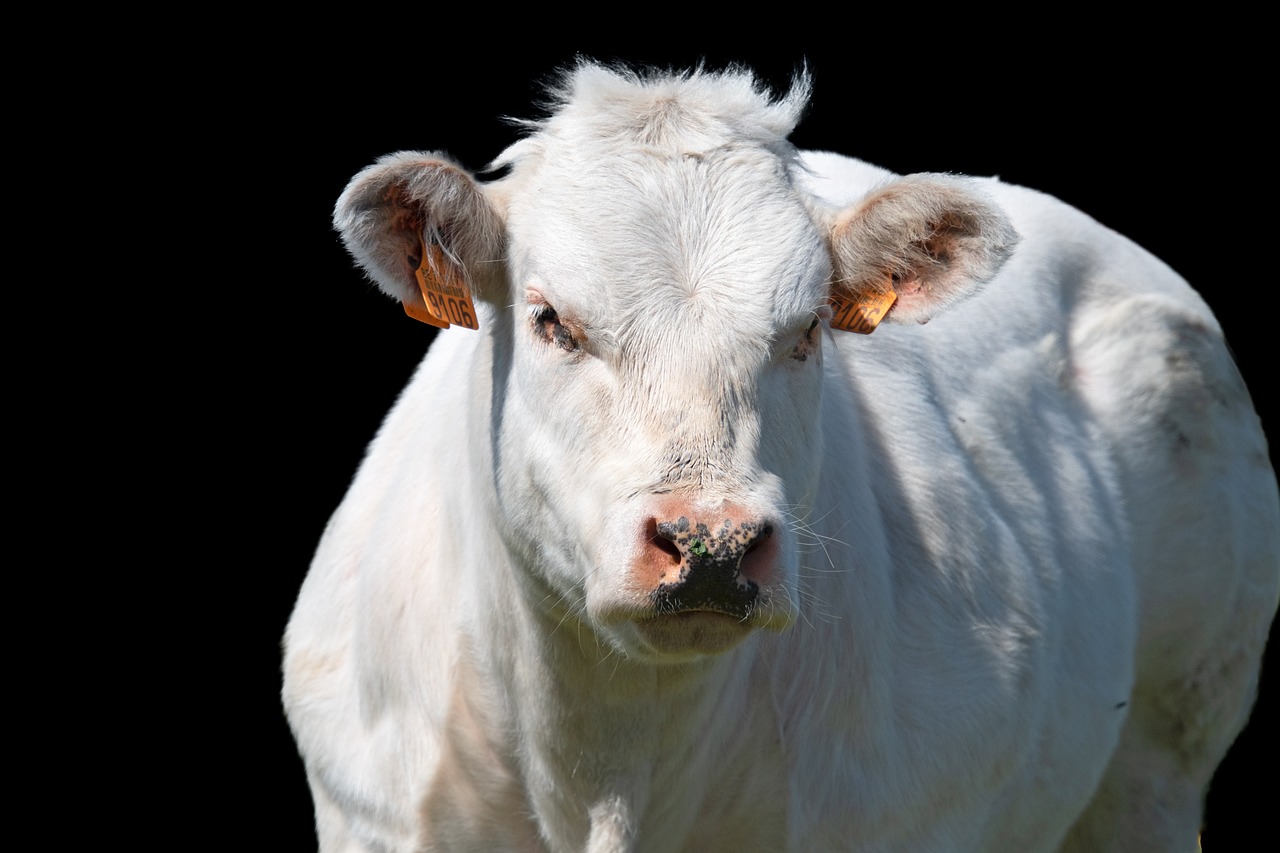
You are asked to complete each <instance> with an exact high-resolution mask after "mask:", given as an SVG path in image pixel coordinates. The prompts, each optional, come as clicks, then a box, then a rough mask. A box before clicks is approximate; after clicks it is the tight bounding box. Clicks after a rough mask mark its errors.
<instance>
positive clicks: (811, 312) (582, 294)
mask: <svg viewBox="0 0 1280 853" xmlns="http://www.w3.org/2000/svg"><path fill="white" fill-rule="evenodd" d="M524 156H525V158H526V159H524V160H522V161H521V162H518V163H517V164H516V166H515V170H514V173H513V175H512V177H511V178H510V181H511V182H512V184H513V186H512V187H511V188H510V189H511V201H510V204H509V206H508V208H507V211H506V225H507V236H508V239H509V241H510V242H509V250H508V271H509V275H510V281H511V285H512V302H513V303H514V305H515V307H514V308H513V309H512V310H513V312H514V313H515V317H516V318H515V320H514V321H513V323H512V327H511V338H510V346H511V352H512V359H513V366H512V382H511V383H510V385H509V387H508V389H507V392H506V394H505V410H506V416H505V417H504V430H503V436H502V443H501V446H502V450H503V452H502V463H501V464H502V468H501V474H502V476H501V477H500V480H499V484H500V491H501V497H502V499H503V505H504V506H506V507H519V509H518V510H517V511H515V512H513V513H511V514H510V517H522V525H521V526H522V528H523V529H522V533H523V534H524V535H525V536H527V537H528V541H530V542H531V544H532V546H533V547H534V548H535V549H536V550H537V552H538V554H539V560H538V562H539V564H540V565H541V566H543V567H544V569H545V570H546V571H547V573H548V582H549V583H550V584H551V585H552V586H553V588H554V589H555V590H556V591H557V594H558V595H561V596H563V600H564V601H565V602H567V603H571V604H574V605H578V606H581V607H582V608H583V609H584V611H585V615H586V616H587V617H588V619H589V621H590V622H591V623H592V624H593V625H595V626H597V627H598V628H600V629H601V630H602V631H603V632H604V633H606V634H607V635H608V636H609V637H610V638H611V639H612V640H614V641H615V642H616V643H618V644H619V645H620V646H621V647H622V648H623V649H624V650H625V651H627V652H628V653H629V654H632V655H639V656H642V657H643V656H658V657H665V656H675V657H681V656H683V655H686V654H691V653H692V654H699V653H705V652H712V651H720V650H723V649H726V648H728V647H730V646H732V645H734V644H736V643H737V642H739V641H740V640H741V639H743V638H744V637H745V636H746V635H747V634H748V633H749V632H750V631H751V630H752V629H753V628H757V627H767V628H774V629H779V628H783V627H786V626H787V625H788V624H790V622H791V621H792V619H793V618H794V613H795V612H796V606H795V597H796V584H795V577H796V572H797V554H796V531H795V526H796V525H797V524H798V523H800V522H801V521H802V519H803V518H804V515H805V507H807V506H808V504H809V502H810V496H811V494H812V491H813V488H814V485H815V482H816V477H817V466H818V456H819V453H820V450H821V445H822V441H821V433H820V419H819V405H820V400H821V391H822V369H823V368H822V355H823V353H822V350H823V335H824V332H825V323H826V321H827V320H828V318H829V317H830V313H831V312H830V308H829V307H828V305H827V282H828V280H829V278H830V260H829V255H828V252H827V251H826V248H825V246H824V244H823V241H822V239H821V238H820V234H819V230H818V228H817V227H815V223H814V220H813V218H812V217H811V215H810V214H809V212H808V210H807V209H806V207H805V205H804V204H803V201H802V199H801V197H800V196H799V195H798V193H797V192H796V191H795V190H794V188H793V187H792V185H791V181H790V178H789V175H788V172H787V168H786V164H785V162H784V161H781V160H780V159H779V158H778V157H777V156H775V155H773V154H772V153H771V152H766V151H760V150H745V151H744V150H734V149H730V150H710V151H704V152H687V151H679V152H672V153H659V152H654V151H650V150H640V151H633V150H627V151H625V152H622V153H621V154H619V155H617V156H614V157H610V158H607V159H606V158H600V159H596V160H591V159H588V158H581V157H572V156H568V155H567V154H566V153H565V152H563V151H557V150H554V148H553V147H552V146H551V145H550V143H548V147H547V148H546V149H544V150H541V151H538V152H536V153H528V152H526V154H525V155H524ZM533 496H537V498H536V499H533ZM526 515H527V517H524V516H526ZM549 530H550V531H563V534H562V538H560V539H559V540H557V537H554V536H553V537H547V536H546V535H545V534H544V531H549ZM579 603H580V605H579Z"/></svg>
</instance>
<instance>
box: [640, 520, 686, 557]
mask: <svg viewBox="0 0 1280 853" xmlns="http://www.w3.org/2000/svg"><path fill="white" fill-rule="evenodd" d="M645 533H646V534H647V536H648V538H649V541H650V542H652V543H653V546H654V547H655V548H657V549H658V550H659V551H665V552H666V554H667V555H668V556H669V557H671V562H673V563H679V562H680V561H681V559H683V558H682V557H681V555H680V549H679V547H677V546H676V543H675V538H676V536H678V535H679V533H678V532H677V531H676V529H675V527H674V526H673V525H671V524H669V523H666V522H663V523H662V524H658V522H657V521H656V520H654V519H652V518H651V519H649V525H648V529H647V530H646V531H645Z"/></svg>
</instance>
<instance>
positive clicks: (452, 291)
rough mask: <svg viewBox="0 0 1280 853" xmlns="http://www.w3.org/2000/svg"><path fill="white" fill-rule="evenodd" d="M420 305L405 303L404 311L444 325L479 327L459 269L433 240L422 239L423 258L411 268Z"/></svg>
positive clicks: (444, 326)
mask: <svg viewBox="0 0 1280 853" xmlns="http://www.w3.org/2000/svg"><path fill="white" fill-rule="evenodd" d="M414 275H415V276H416V277H417V279H418V289H419V290H420V291H421V292H422V302H423V304H422V305H411V304H410V303H408V302H406V303H404V312H405V313H406V314H408V315H409V316H410V317H412V318H413V319H415V320H419V321H421V322H423V323H427V324H429V325H432V326H435V327H437V328H440V329H447V328H449V327H450V326H464V327H466V328H468V329H479V328H480V324H479V323H478V322H477V321H476V306H475V304H474V303H473V302H472V301H471V288H469V287H468V286H467V281H466V279H465V278H464V277H463V275H462V272H461V271H460V270H459V269H458V265H457V264H455V263H454V262H453V261H452V260H451V259H450V258H449V257H448V256H447V255H446V254H445V253H444V250H443V249H441V248H440V247H439V246H438V245H436V244H435V243H427V242H426V241H425V240H424V241H423V242H422V262H421V263H420V264H419V265H418V268H417V269H416V270H414Z"/></svg>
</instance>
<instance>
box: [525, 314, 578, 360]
mask: <svg viewBox="0 0 1280 853" xmlns="http://www.w3.org/2000/svg"><path fill="white" fill-rule="evenodd" d="M533 329H534V331H535V332H536V333H537V334H538V336H539V337H541V338H542V339H543V340H544V341H546V342H547V343H549V344H555V345H556V346H558V347H560V349H562V350H564V351H565V352H575V351H576V350H577V349H578V341H577V340H576V339H575V338H574V336H573V333H572V332H570V331H569V330H568V329H566V328H565V326H564V324H563V323H561V322H560V315H559V314H557V313H556V309H554V308H552V307H551V306H550V305H541V306H539V307H538V309H537V313H536V314H534V318H533Z"/></svg>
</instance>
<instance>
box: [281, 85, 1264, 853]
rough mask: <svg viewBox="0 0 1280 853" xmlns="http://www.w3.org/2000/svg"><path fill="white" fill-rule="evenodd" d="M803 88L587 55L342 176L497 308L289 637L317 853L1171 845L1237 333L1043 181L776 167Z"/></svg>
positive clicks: (411, 264) (341, 541)
mask: <svg viewBox="0 0 1280 853" xmlns="http://www.w3.org/2000/svg"><path fill="white" fill-rule="evenodd" d="M807 90H808V82H807V80H804V79H801V80H798V81H797V82H796V84H795V85H794V86H793V87H792V89H791V91H790V92H789V93H788V94H786V95H785V96H783V97H780V98H774V97H772V96H770V95H768V94H767V93H765V92H762V91H761V90H760V87H759V86H758V84H757V82H756V81H755V80H754V79H753V77H752V76H751V75H750V74H749V73H748V72H744V71H743V72H740V71H731V72H727V73H711V72H706V71H699V72H692V73H687V74H679V75H669V76H667V75H658V76H652V77H645V76H638V75H633V74H630V73H628V72H622V71H618V70H615V69H607V68H602V67H599V66H595V65H592V64H589V63H584V64H582V65H581V66H580V67H578V68H576V69H575V70H574V71H572V72H571V73H570V74H568V75H566V78H565V80H564V83H563V88H562V90H560V91H559V92H558V93H557V97H558V101H557V106H556V108H555V109H554V111H553V112H552V114H551V115H550V117H549V118H547V119H546V120H544V121H541V122H538V123H536V124H531V125H530V130H529V133H528V135H527V136H526V137H525V138H523V139H522V140H521V141H519V142H517V143H516V144H515V145H513V146H512V147H511V148H510V149H509V150H507V151H506V152H505V153H504V154H503V155H502V156H501V157H500V158H499V159H498V161H497V164H498V165H500V166H502V167H505V168H507V169H508V172H507V174H506V176H505V177H503V178H501V179H499V180H495V181H492V182H489V183H481V182H479V181H477V180H476V179H475V178H473V177H472V176H471V175H470V174H469V173H468V172H467V171H465V170H464V169H463V168H462V167H461V166H459V165H457V164H456V163H454V162H452V161H451V160H449V159H448V158H447V157H445V156H444V155H441V154H435V153H417V152H402V153H397V154H392V155H389V156H387V157H384V158H383V159H382V160H380V161H379V162H378V163H377V164H375V165H373V166H370V167H369V168H367V169H365V170H364V171H362V172H360V173H359V174H358V175H356V176H355V177H354V179H353V180H352V181H351V183H350V185H349V186H348V187H347V189H346V191H345V192H344V193H343V195H342V197H341V199H339V201H338V204H337V209H336V213H335V223H336V227H337V229H338V230H339V231H340V232H341V235H342V237H343V239H344V241H345V243H346V245H347V247H348V248H349V250H350V251H351V253H352V254H353V255H354V257H355V259H356V261H357V262H358V263H359V264H360V266H361V267H363V268H364V269H365V270H366V271H367V272H368V274H369V275H370V276H371V277H372V279H373V280H374V281H376V282H377V283H378V285H379V286H380V287H381V288H382V289H383V290H384V291H386V292H387V293H388V294H390V295H391V296H393V297H395V298H396V299H398V300H400V301H402V302H404V303H405V304H406V305H407V306H410V309H409V310H412V311H414V312H416V313H418V314H420V315H421V314H423V313H424V312H426V311H430V308H429V307H428V305H427V304H426V303H424V293H426V294H428V295H429V296H430V299H431V300H432V301H435V300H437V298H438V297H440V296H441V295H442V293H443V295H444V296H448V295H450V293H452V295H453V296H454V297H455V303H454V305H453V306H452V307H450V306H447V305H444V307H443V308H441V309H439V310H440V311H441V313H442V314H443V315H444V317H445V319H446V320H449V319H451V320H452V321H453V322H454V323H455V324H458V325H467V326H474V325H477V324H478V327H479V328H478V330H477V331H471V330H469V329H467V328H461V329H453V328H451V329H449V330H448V331H444V332H441V333H440V334H439V336H438V338H437V339H436V341H435V342H434V344H433V345H432V347H431V349H430V352H429V354H428V355H427V357H426V359H425V360H424V361H423V363H422V365H421V367H420V368H419V370H418V372H417V374H416V376H415V377H414V378H413V380H412V382H411V383H410V384H409V386H408V387H407V388H406V389H405V391H404V393H403V395H402V397H401V398H400V400H399V402H398V403H397V404H396V406H395V408H394V409H393V410H392V412H391V413H390V415H389V416H388V417H387V420H386V422H385V423H384V424H383V426H382V429H381V431H380V432H379V434H378V436H377V438H376V440H375V441H374V442H373V444H372V446H371V447H370V449H369V452H368V456H367V458H366V459H365V461H364V463H363V465H362V467H361V469H360V471H359V473H358V475H357V476H356V478H355V481H354V483H353V484H352V486H351V489H350V492H349V493H348V495H347V497H346V499H345V500H344V501H343V503H342V505H341V506H340V507H339V508H338V510H337V512H336V514H335V515H334V517H333V519H332V521H331V522H330V524H329V526H328V528H327V530H326V531H325V533H324V537H323V539H322V541H321V543H320V546H319V550H318V552H317V554H316V556H315V561H314V563H313V564H312V567H311V570H310V573H309V575H308V577H307V579H306V582H305V583H304V585H303V587H302V590H301V594H300V596H299V598H298V603H297V607H296V610H295V612H294V614H293V617H292V619H291V621H290V623H289V627H288V630H287V634H286V638H285V642H286V652H285V679H284V704H285V707H286V709H287V713H288V717H289V720H290V723H291V725H292V727H293V731H294V732H295V735H296V737H297V741H298V745H299V748H300V751H301V754H302V756H303V758H304V760H305V763H306V768H307V774H308V779H309V781H310V784H311V789H312V792H313V796H314V800H315V807H316V824H317V831H318V835H319V839H320V847H321V849H322V850H324V851H419V850H468V851H470V850H480V851H490V850H548V851H576V850H584V849H585V850H589V851H683V850H688V851H700V853H701V851H745V850H768V851H779V850H795V851H828V850H859V851H910V853H923V851H1002V852H1003V851H1020V852H1021V853H1034V851H1058V850H1070V851H1077V850H1115V851H1120V850H1123V851H1127V853H1133V851H1144V850H1150V851H1161V853H1166V851H1171V850H1194V849H1195V845H1196V833H1197V830H1198V828H1199V822H1200V820H1201V814H1202V804H1203V798H1204V794H1205V789H1206V785H1207V783H1208V781H1209V779H1210V776H1211V774H1212V773H1213V771H1214V769H1215V767H1216V765H1217V764H1218V762H1219V761H1220V760H1221V758H1222V757H1223V754H1224V753H1225V752H1226V750H1227V748H1228V746H1229V745H1230V744H1231V742H1232V739H1233V738H1234V737H1235V736H1236V734H1237V732H1239V731H1240V729H1241V728H1242V727H1243V725H1244V723H1245V721H1246V718H1247V716H1248V713H1249V710H1250V707H1251V704H1252V701H1253V698H1254V695H1255V689H1256V684H1257V678H1258V672H1259V660H1260V658H1261V655H1262V650H1263V645H1264V642H1265V638H1266V634H1267V629H1268V627H1269V624H1270V622H1271V619H1272V617H1273V615H1274V613H1275V611H1276V607H1277V602H1278V600H1280V499H1278V497H1277V484H1276V477H1275V473H1274V472H1273V470H1272V468H1271V467H1270V464H1269V462H1268V458H1267V448H1266V443H1265V439H1264V437H1263V433H1262V431H1261V428H1260V424H1259V420H1258V417H1257V415H1256V414H1255V411H1254V408H1253V406H1252V404H1251V402H1250V399H1249V395H1248V393H1247V392H1246V390H1245V388H1244V386H1243V384H1242V382H1241V379H1240V376H1239V374H1238V373H1237V371H1236V368H1235V365H1234V364H1233V362H1232V359H1231V357H1230V355H1229V354H1228V351H1227V349H1226V347H1225V346H1224V344H1223V341H1222V335H1221V331H1220V329H1219V326H1218V324H1217V323H1216V321H1215V320H1214V318H1213V316H1212V315H1211V313H1210V311H1209V309H1208V308H1207V307H1206V306H1205V304H1204V303H1203V302H1202V301H1201V299H1200V298H1199V297H1198V296H1197V295H1196V294H1195V293H1194V292H1193V291H1192V290H1191V289H1190V288H1189V287H1188V285H1187V284H1186V283H1185V282H1184V281H1183V280H1182V279H1180V278H1179V277H1178V276H1177V275H1176V274H1175V273H1173V272H1172V271H1171V270H1170V269H1169V268H1168V267H1166V266H1165V265H1163V264H1162V263H1161V262H1160V261H1158V260H1157V259H1156V258H1154V257H1152V256H1151V255H1150V254H1148V253H1146V252H1145V251H1143V250H1142V249H1140V248H1139V247H1138V246H1136V245H1134V244H1133V243H1131V242H1129V241H1128V240H1126V239H1125V238H1123V237H1121V236H1119V235H1117V234H1116V233H1114V232H1112V231H1110V230H1108V229H1107V228H1105V227H1103V226H1101V225H1099V224H1098V223H1097V222H1095V221H1093V220H1091V219H1090V218H1089V217H1087V216H1085V215H1083V214H1082V213H1080V212H1078V211H1076V210H1074V209H1072V208H1070V207H1068V206H1066V205H1064V204H1063V203H1061V202H1059V201H1056V200H1054V199H1052V198H1049V197H1047V196H1045V195H1042V194H1040V193H1037V192H1034V191H1032V190H1028V189H1023V188H1020V187H1016V186H1010V185H1007V184H1004V183H1001V182H999V181H998V180H994V179H989V180H976V179H961V178H958V177H953V176H943V175H912V176H908V177H898V176H895V175H892V174H890V173H888V172H886V171H883V170H881V169H878V168H875V167H873V166H870V165H867V164H864V163H860V162H857V161H853V160H849V159H846V158H843V157H839V156H836V155H833V154H825V153H812V152H797V151H796V150H794V149H793V148H792V147H790V145H789V144H788V142H787V141H786V138H787V136H788V134H789V133H790V132H791V130H792V128H793V126H794V124H795V122H796V121H797V118H798V115H799V113H800V111H801V109H802V108H803V106H804V104H805V102H806V99H807V94H808V91H807ZM419 268H421V269H422V282H423V284H421V285H420V284H419V282H418V280H417V275H416V270H418V269H419ZM457 277H461V278H464V279H465V281H466V283H467V285H468V286H469V288H470V294H471V296H472V297H473V299H474V314H472V309H471V308H470V307H469V306H468V305H467V299H466V297H465V294H462V293H461V292H460V291H458V290H457V289H456V282H455V283H451V279H453V278H457ZM448 287H454V288H455V289H454V290H453V291H448V290H447V288H448ZM890 289H892V291H893V292H894V293H895V294H896V301H895V302H893V303H892V308H891V310H889V313H888V315H887V316H886V317H885V318H884V319H885V322H884V323H883V325H881V326H880V327H879V328H878V329H877V330H876V331H875V332H874V333H873V334H869V335H867V334H855V333H852V332H848V331H843V330H840V329H837V328H835V326H839V325H841V322H842V321H843V318H844V317H845V315H846V314H848V313H850V312H852V313H854V314H858V313H859V312H861V313H864V314H867V315H869V316H870V317H871V319H869V320H867V325H868V326H870V325H871V324H872V323H873V322H874V318H875V316H876V315H877V314H878V313H879V312H882V311H883V308H884V305H885V304H886V302H887V300H888V298H889V297H886V296H885V294H886V293H887V292H888V291H889V290H890ZM440 304H442V305H443V303H440ZM450 312H452V313H450ZM893 321H898V322H896V323H895V322H893ZM926 321H929V322H928V324H927V325H924V324H925V323H926Z"/></svg>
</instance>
